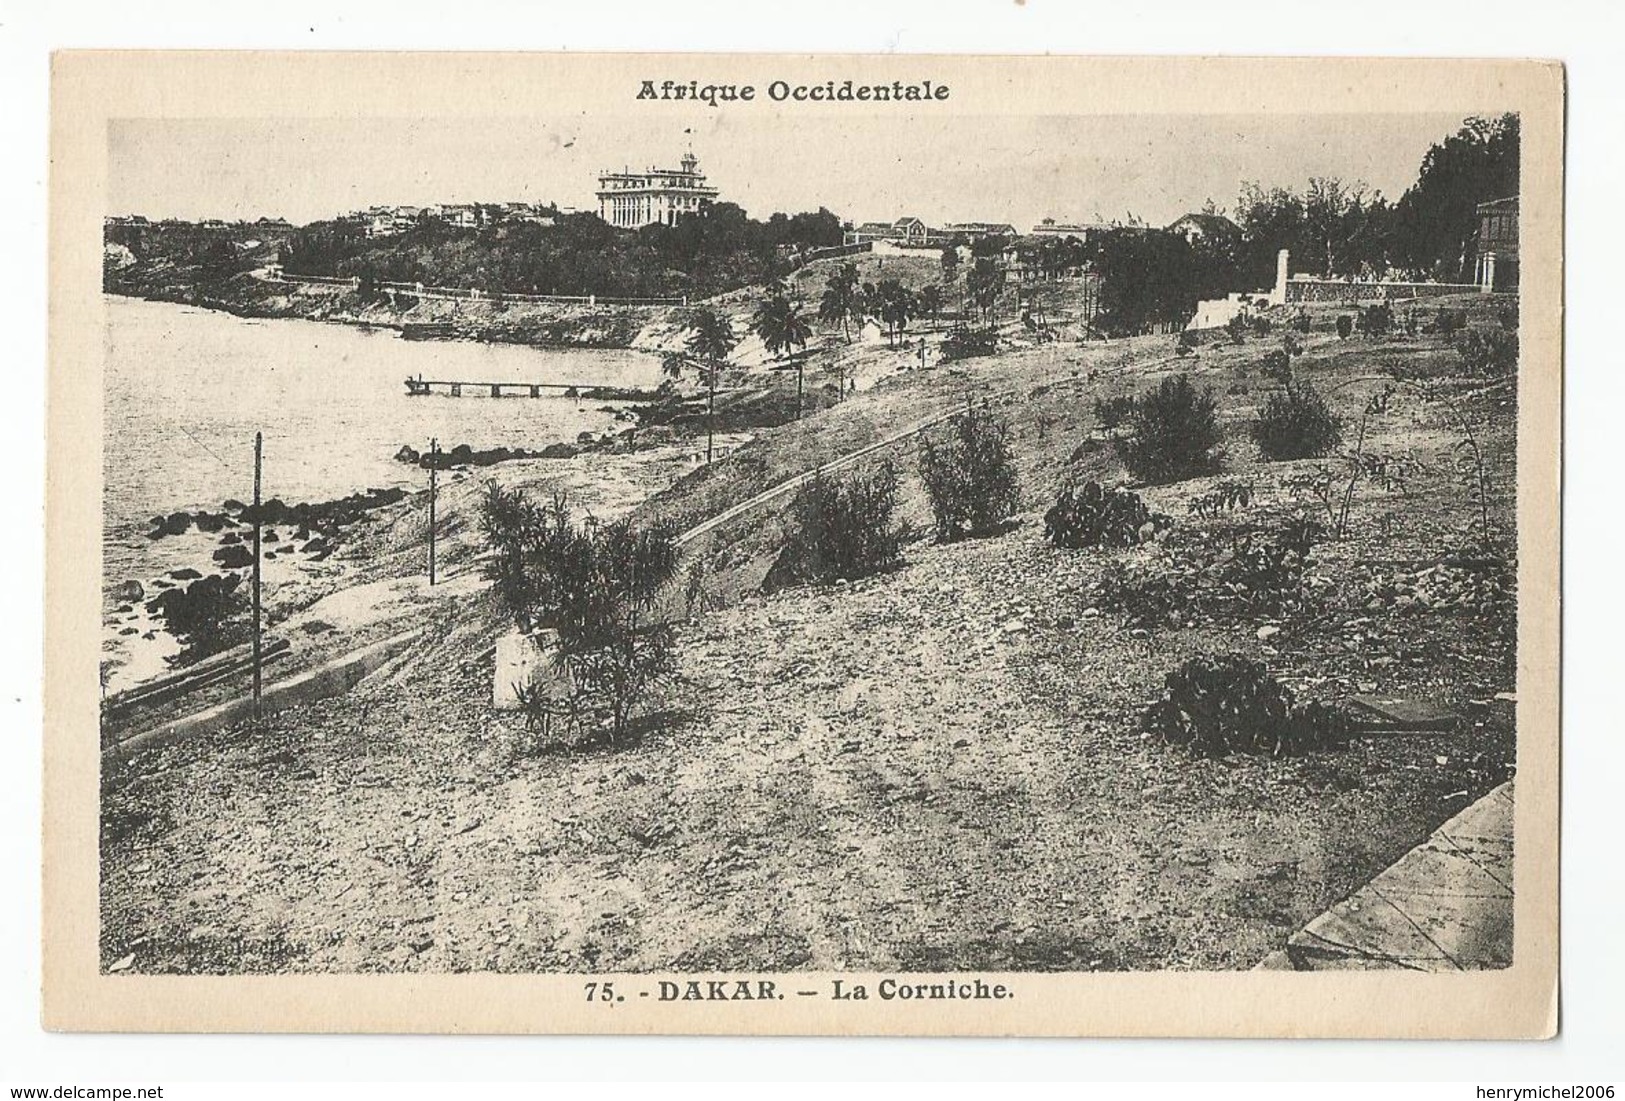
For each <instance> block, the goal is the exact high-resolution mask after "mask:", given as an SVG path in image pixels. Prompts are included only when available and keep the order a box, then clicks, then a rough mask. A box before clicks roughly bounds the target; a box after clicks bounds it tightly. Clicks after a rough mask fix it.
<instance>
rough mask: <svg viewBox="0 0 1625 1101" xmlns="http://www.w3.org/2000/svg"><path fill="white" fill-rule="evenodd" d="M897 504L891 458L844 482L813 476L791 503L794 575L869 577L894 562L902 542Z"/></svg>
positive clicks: (815, 580) (790, 551)
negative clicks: (895, 512)
mask: <svg viewBox="0 0 1625 1101" xmlns="http://www.w3.org/2000/svg"><path fill="white" fill-rule="evenodd" d="M896 505H897V474H896V472H895V471H894V470H893V469H892V467H891V464H890V463H887V464H886V465H884V466H882V467H881V468H880V469H879V470H877V471H876V472H875V473H874V474H871V475H869V476H868V477H862V476H855V477H853V478H851V479H849V480H848V481H847V483H846V484H845V485H842V484H841V483H840V482H837V481H835V480H834V479H831V478H828V477H825V476H823V475H818V476H816V477H814V478H813V480H812V481H810V482H808V483H807V484H806V485H804V486H802V487H801V491H800V492H799V493H797V494H796V499H795V501H794V502H792V503H791V506H790V539H789V543H788V545H787V546H786V548H785V554H786V557H787V561H788V566H789V569H790V571H791V574H792V576H794V577H795V578H797V579H798V580H801V581H809V582H813V583H815V584H823V583H826V582H829V581H834V580H836V579H838V578H845V579H847V580H854V579H856V578H859V577H868V576H869V575H870V574H875V573H879V572H880V571H881V570H885V569H888V568H890V567H891V566H893V565H895V564H896V563H897V560H898V552H899V550H900V549H901V547H902V543H903V537H902V534H901V532H899V531H898V530H897V528H896V527H894V526H893V524H892V512H893V510H894V509H895V508H896Z"/></svg>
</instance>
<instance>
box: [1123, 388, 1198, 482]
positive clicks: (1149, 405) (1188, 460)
mask: <svg viewBox="0 0 1625 1101" xmlns="http://www.w3.org/2000/svg"><path fill="white" fill-rule="evenodd" d="M1218 407H1219V403H1218V399H1217V398H1215V397H1214V396H1213V391H1212V389H1210V388H1207V387H1203V388H1202V389H1200V390H1198V389H1197V388H1196V387H1195V386H1193V385H1191V381H1190V379H1189V378H1187V377H1186V376H1185V375H1182V374H1181V375H1174V376H1172V377H1170V378H1165V379H1163V380H1162V384H1161V385H1160V386H1157V387H1154V388H1152V389H1149V390H1147V391H1146V392H1145V393H1143V394H1141V395H1140V396H1139V398H1137V399H1136V400H1135V402H1134V408H1133V410H1132V411H1131V412H1130V414H1129V417H1128V427H1129V432H1128V434H1127V435H1126V436H1124V437H1122V438H1120V439H1119V440H1118V441H1117V447H1118V453H1119V454H1120V455H1121V456H1122V459H1123V463H1124V465H1125V466H1127V467H1128V469H1129V472H1130V473H1132V474H1133V475H1134V476H1135V477H1137V478H1140V479H1142V480H1144V481H1148V482H1167V481H1179V480H1180V479H1183V478H1192V477H1195V476H1197V475H1199V474H1206V473H1210V472H1211V471H1213V470H1215V469H1217V467H1218V463H1217V461H1216V458H1215V456H1214V449H1215V448H1217V446H1218V444H1219V418H1218Z"/></svg>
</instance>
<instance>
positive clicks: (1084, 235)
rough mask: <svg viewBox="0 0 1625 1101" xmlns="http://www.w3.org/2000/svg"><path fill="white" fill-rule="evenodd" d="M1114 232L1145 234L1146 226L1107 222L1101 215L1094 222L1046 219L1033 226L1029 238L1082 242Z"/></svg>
mask: <svg viewBox="0 0 1625 1101" xmlns="http://www.w3.org/2000/svg"><path fill="white" fill-rule="evenodd" d="M1112 230H1128V231H1129V232H1131V233H1144V232H1145V230H1146V226H1145V225H1144V224H1142V223H1140V222H1137V221H1134V220H1133V217H1132V216H1130V220H1129V221H1126V222H1123V221H1107V220H1106V219H1104V218H1102V217H1101V216H1100V215H1099V214H1096V215H1095V220H1094V221H1092V222H1058V221H1056V220H1055V219H1054V218H1045V219H1044V220H1043V221H1041V222H1039V223H1038V224H1037V225H1035V226H1033V228H1032V232H1031V233H1030V234H1029V236H1032V237H1076V238H1077V239H1078V240H1080V241H1090V240H1093V239H1094V238H1096V237H1098V236H1099V235H1100V234H1102V233H1108V232H1110V231H1112Z"/></svg>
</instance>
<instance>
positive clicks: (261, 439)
mask: <svg viewBox="0 0 1625 1101" xmlns="http://www.w3.org/2000/svg"><path fill="white" fill-rule="evenodd" d="M264 444H265V436H264V434H263V433H260V432H256V433H254V723H255V725H256V726H257V725H259V721H260V523H261V520H260V465H261V457H262V452H263V449H264Z"/></svg>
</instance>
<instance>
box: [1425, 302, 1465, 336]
mask: <svg viewBox="0 0 1625 1101" xmlns="http://www.w3.org/2000/svg"><path fill="white" fill-rule="evenodd" d="M1466 327H1467V311H1466V310H1450V309H1446V308H1445V307H1443V306H1440V307H1439V309H1438V311H1437V312H1436V313H1435V314H1434V315H1433V320H1432V321H1430V322H1428V323H1427V325H1426V326H1424V327H1423V329H1422V331H1423V332H1424V333H1438V334H1440V335H1441V336H1449V335H1450V334H1451V333H1458V332H1460V331H1461V330H1463V329H1465V328H1466Z"/></svg>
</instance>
